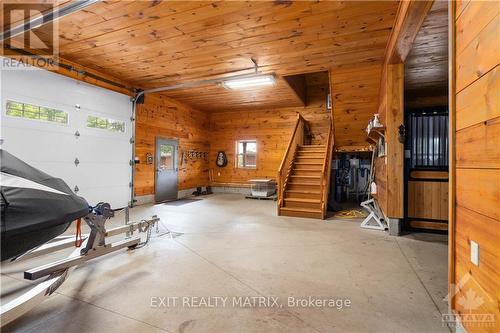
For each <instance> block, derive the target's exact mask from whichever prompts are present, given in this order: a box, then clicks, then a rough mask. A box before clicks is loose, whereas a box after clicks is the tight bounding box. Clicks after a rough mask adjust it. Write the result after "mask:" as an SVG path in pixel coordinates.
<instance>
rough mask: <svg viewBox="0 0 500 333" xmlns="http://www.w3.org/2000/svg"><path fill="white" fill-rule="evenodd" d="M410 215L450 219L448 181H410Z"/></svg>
mask: <svg viewBox="0 0 500 333" xmlns="http://www.w3.org/2000/svg"><path fill="white" fill-rule="evenodd" d="M408 216H409V217H410V218H412V217H413V218H422V219H423V218H425V219H433V220H448V182H427V181H410V182H408Z"/></svg>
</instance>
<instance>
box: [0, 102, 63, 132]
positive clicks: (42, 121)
mask: <svg viewBox="0 0 500 333" xmlns="http://www.w3.org/2000/svg"><path fill="white" fill-rule="evenodd" d="M9 102H10V103H19V104H22V105H23V116H13V115H11V114H9V108H8V104H9ZM25 105H31V106H34V107H37V108H38V116H39V117H40V112H41V110H40V109H42V108H45V109H51V110H55V111H58V112H62V113H64V114H65V115H66V122H64V123H61V122H58V121H51V120H45V119H40V118H28V117H25V116H24V106H25ZM5 116H6V117H9V118H11V119H21V120H29V121H36V122H41V123H45V124H54V125H58V126H66V127H67V126H69V124H70V113H69V112H67V111H66V110H62V109H60V108H57V107H50V106H44V105H39V104H38V103H36V102H19V101H17V100H13V99H8V98H7V99H5Z"/></svg>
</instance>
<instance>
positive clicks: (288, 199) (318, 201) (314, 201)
mask: <svg viewBox="0 0 500 333" xmlns="http://www.w3.org/2000/svg"><path fill="white" fill-rule="evenodd" d="M285 201H293V202H306V203H320V202H321V200H319V199H305V198H285Z"/></svg>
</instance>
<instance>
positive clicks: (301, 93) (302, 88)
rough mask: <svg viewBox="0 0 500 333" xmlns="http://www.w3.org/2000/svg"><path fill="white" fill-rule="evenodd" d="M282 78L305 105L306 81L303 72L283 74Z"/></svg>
mask: <svg viewBox="0 0 500 333" xmlns="http://www.w3.org/2000/svg"><path fill="white" fill-rule="evenodd" d="M283 79H284V80H285V82H286V83H288V85H289V86H290V88H291V89H292V90H293V92H294V93H295V95H296V96H297V97H298V98H299V100H300V102H301V103H302V104H303V105H304V106H306V105H307V83H306V76H305V75H304V74H298V75H289V76H283Z"/></svg>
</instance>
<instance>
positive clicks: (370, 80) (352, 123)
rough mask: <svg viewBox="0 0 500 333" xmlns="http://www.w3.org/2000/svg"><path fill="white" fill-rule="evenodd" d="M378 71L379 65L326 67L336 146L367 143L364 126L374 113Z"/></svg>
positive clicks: (377, 92) (379, 73)
mask: <svg viewBox="0 0 500 333" xmlns="http://www.w3.org/2000/svg"><path fill="white" fill-rule="evenodd" d="M381 72H382V66H380V65H369V66H359V65H356V66H348V67H342V68H332V69H331V70H330V82H331V85H332V104H333V112H332V114H333V121H334V126H335V138H334V140H335V146H336V147H349V146H356V147H359V146H365V147H368V142H367V141H366V131H365V129H366V125H367V124H368V121H369V120H370V118H372V117H373V114H374V113H377V108H378V96H379V89H380V77H381Z"/></svg>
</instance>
